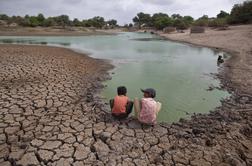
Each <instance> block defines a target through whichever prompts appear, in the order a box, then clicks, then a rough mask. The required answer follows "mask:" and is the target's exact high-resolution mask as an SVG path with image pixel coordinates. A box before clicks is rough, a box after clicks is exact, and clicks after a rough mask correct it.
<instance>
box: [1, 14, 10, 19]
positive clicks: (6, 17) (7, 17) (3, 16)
mask: <svg viewBox="0 0 252 166" xmlns="http://www.w3.org/2000/svg"><path fill="white" fill-rule="evenodd" d="M0 20H6V21H7V20H9V16H7V15H6V14H0Z"/></svg>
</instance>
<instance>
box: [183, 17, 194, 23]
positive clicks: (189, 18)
mask: <svg viewBox="0 0 252 166" xmlns="http://www.w3.org/2000/svg"><path fill="white" fill-rule="evenodd" d="M183 21H185V22H186V24H188V25H191V24H192V23H193V21H194V19H193V18H192V17H191V16H184V17H183Z"/></svg>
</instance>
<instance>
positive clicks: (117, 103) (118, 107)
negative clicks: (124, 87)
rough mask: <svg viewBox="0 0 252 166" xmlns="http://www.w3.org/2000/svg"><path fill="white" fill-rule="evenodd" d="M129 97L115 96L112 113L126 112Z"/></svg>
mask: <svg viewBox="0 0 252 166" xmlns="http://www.w3.org/2000/svg"><path fill="white" fill-rule="evenodd" d="M128 100H129V98H128V97H127V96H123V95H120V96H116V97H115V98H114V106H113V108H112V113H126V105H127V102H128Z"/></svg>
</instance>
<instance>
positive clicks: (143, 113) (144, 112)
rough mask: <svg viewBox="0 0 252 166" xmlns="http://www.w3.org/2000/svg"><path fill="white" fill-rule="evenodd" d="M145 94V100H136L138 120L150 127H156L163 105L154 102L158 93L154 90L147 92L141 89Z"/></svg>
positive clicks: (148, 89) (135, 107)
mask: <svg viewBox="0 0 252 166" xmlns="http://www.w3.org/2000/svg"><path fill="white" fill-rule="evenodd" d="M141 91H142V92H143V93H144V98H142V99H141V100H140V101H139V100H138V99H137V98H135V100H134V110H135V115H136V117H137V119H138V120H139V121H140V122H141V123H143V124H148V125H154V124H156V123H157V114H158V112H159V111H160V109H161V106H162V104H161V103H160V102H157V101H155V100H154V98H155V97H156V91H155V90H154V89H152V88H147V89H145V90H143V89H141Z"/></svg>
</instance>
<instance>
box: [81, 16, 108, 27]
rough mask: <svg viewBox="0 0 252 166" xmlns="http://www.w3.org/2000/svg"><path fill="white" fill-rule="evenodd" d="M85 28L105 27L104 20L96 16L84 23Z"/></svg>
mask: <svg viewBox="0 0 252 166" xmlns="http://www.w3.org/2000/svg"><path fill="white" fill-rule="evenodd" d="M84 24H85V26H87V27H96V28H102V27H103V26H104V25H105V20H104V18H103V17H100V16H96V17H93V18H92V19H88V20H86V21H84Z"/></svg>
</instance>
